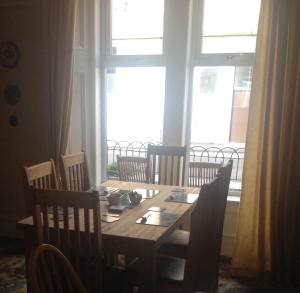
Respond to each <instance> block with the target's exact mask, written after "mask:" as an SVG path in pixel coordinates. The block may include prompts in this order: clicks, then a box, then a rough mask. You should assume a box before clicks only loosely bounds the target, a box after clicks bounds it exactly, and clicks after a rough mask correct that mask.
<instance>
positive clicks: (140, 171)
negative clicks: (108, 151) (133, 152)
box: [117, 156, 147, 182]
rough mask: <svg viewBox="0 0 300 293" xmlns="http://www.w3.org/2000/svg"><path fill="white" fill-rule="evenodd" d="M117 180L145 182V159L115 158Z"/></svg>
mask: <svg viewBox="0 0 300 293" xmlns="http://www.w3.org/2000/svg"><path fill="white" fill-rule="evenodd" d="M117 164H118V174H119V180H121V181H129V182H146V181H147V176H146V172H147V159H146V158H140V157H125V156H124V157H123V156H117Z"/></svg>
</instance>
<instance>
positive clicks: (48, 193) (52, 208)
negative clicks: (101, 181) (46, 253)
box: [34, 189, 102, 292]
mask: <svg viewBox="0 0 300 293" xmlns="http://www.w3.org/2000/svg"><path fill="white" fill-rule="evenodd" d="M34 200H35V202H34V203H35V212H34V224H35V226H36V232H37V242H38V244H42V243H48V244H53V245H55V246H56V247H57V248H58V249H60V250H61V251H62V252H63V253H64V254H65V255H66V257H68V259H69V260H70V261H71V263H72V264H73V265H74V267H75V269H76V271H77V273H78V274H79V275H80V276H81V279H82V280H83V283H84V284H85V286H86V288H87V289H88V291H89V292H99V290H100V288H101V264H102V251H101V219H100V201H99V194H98V192H96V191H94V192H77V191H62V190H61V191H56V190H41V189H37V190H35V192H34Z"/></svg>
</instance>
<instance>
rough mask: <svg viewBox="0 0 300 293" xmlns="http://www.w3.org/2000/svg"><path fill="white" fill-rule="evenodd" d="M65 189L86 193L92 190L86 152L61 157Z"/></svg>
mask: <svg viewBox="0 0 300 293" xmlns="http://www.w3.org/2000/svg"><path fill="white" fill-rule="evenodd" d="M61 162H62V163H61V176H62V183H63V189H66V190H72V191H86V190H89V189H90V182H89V175H88V168H87V163H86V158H85V154H84V152H79V153H76V154H70V155H64V156H63V155H62V156H61Z"/></svg>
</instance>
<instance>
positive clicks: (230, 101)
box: [100, 0, 260, 177]
mask: <svg viewBox="0 0 300 293" xmlns="http://www.w3.org/2000/svg"><path fill="white" fill-rule="evenodd" d="M100 3H101V11H102V14H101V23H100V27H101V37H100V44H101V59H100V60H101V62H100V63H101V64H100V77H101V79H102V80H101V81H102V82H101V90H102V92H101V98H102V99H103V103H102V105H104V106H105V107H103V108H102V114H103V115H102V116H101V117H106V123H104V124H103V129H102V130H103V133H105V134H106V139H109V140H113V141H125V140H126V141H129V142H133V141H140V142H141V143H146V142H147V141H158V142H161V143H163V144H165V145H183V144H187V145H191V147H193V146H195V147H196V146H197V145H202V144H203V145H205V148H207V145H211V144H212V145H213V147H219V148H222V147H227V146H230V147H233V146H234V145H237V146H238V147H241V148H243V147H244V143H245V138H246V130H247V120H248V110H249V101H250V93H251V82H252V71H253V70H252V66H253V60H254V53H255V46H256V33H257V27H258V18H259V9H260V0H182V1H179V0H176V1H174V0H103V1H100ZM104 143H105V142H104ZM103 149H104V147H103ZM215 153H216V151H215ZM241 168H242V167H241ZM234 174H238V175H236V177H241V171H240V170H234Z"/></svg>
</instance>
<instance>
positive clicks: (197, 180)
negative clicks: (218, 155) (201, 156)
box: [188, 162, 221, 187]
mask: <svg viewBox="0 0 300 293" xmlns="http://www.w3.org/2000/svg"><path fill="white" fill-rule="evenodd" d="M220 167H221V164H218V163H208V162H190V163H189V177H188V178H189V179H188V180H189V186H194V187H195V186H197V187H201V186H202V185H203V184H207V183H209V182H210V181H212V180H213V179H214V178H215V176H216V175H217V173H218V170H219V169H220Z"/></svg>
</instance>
